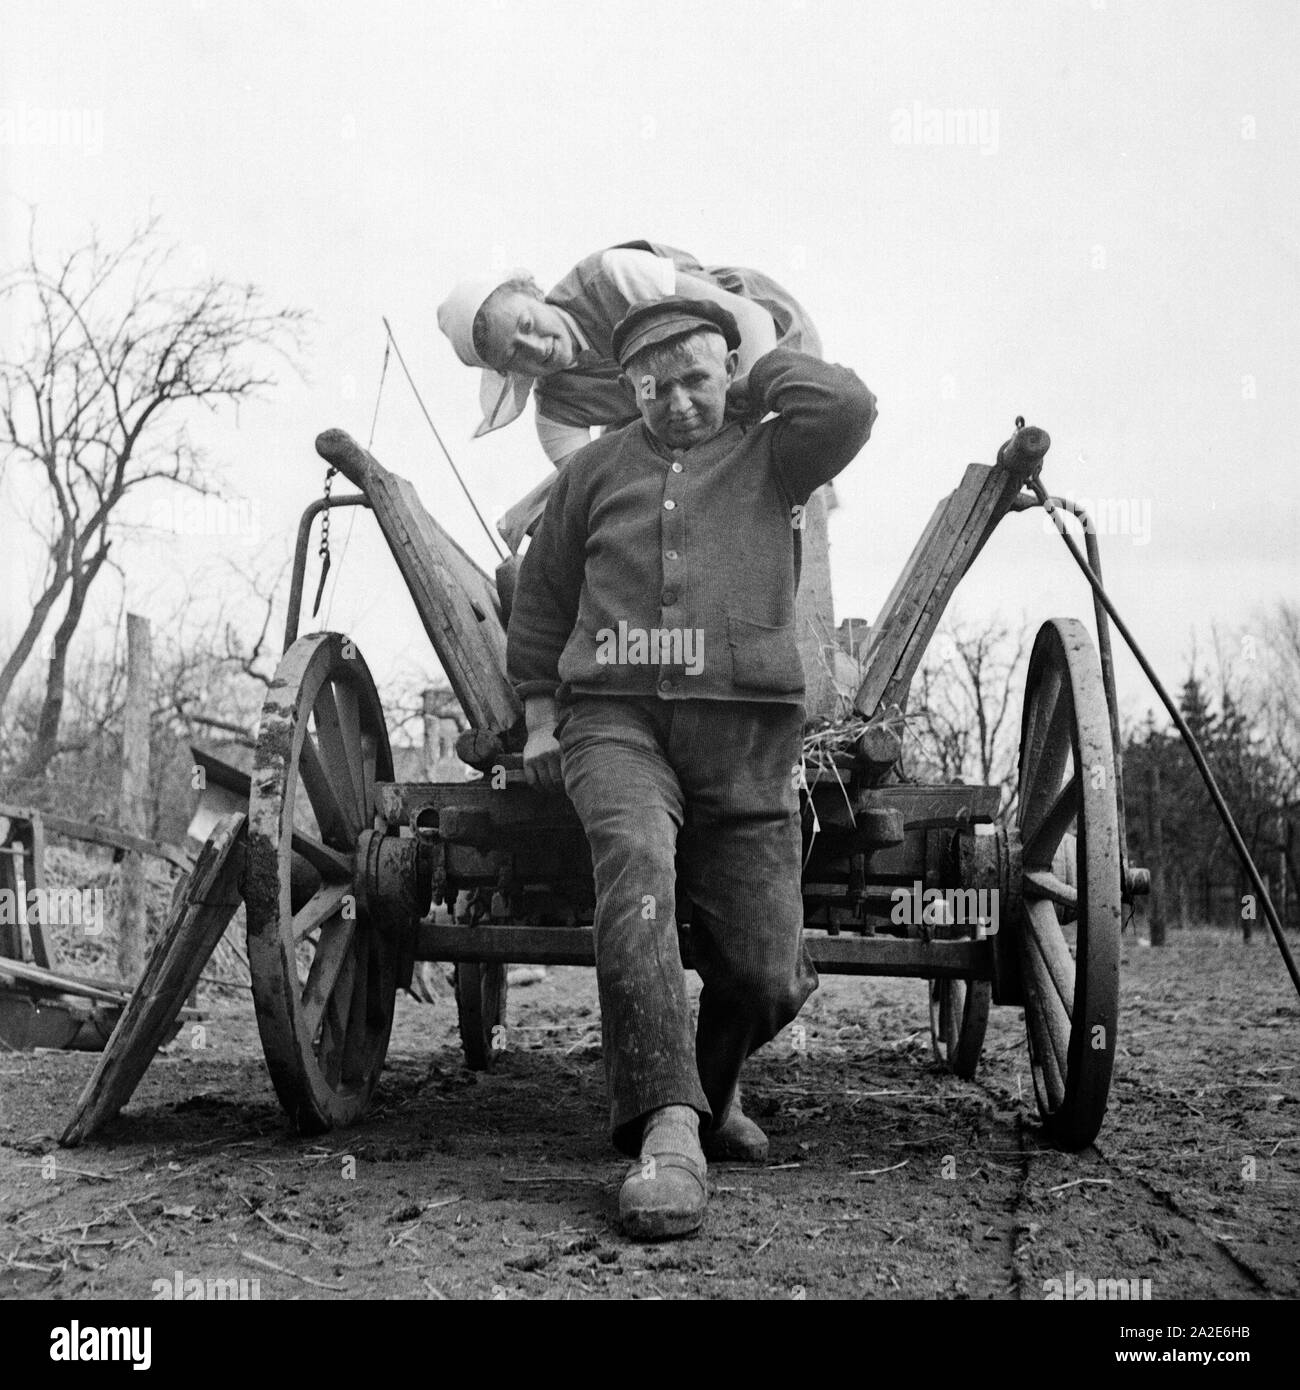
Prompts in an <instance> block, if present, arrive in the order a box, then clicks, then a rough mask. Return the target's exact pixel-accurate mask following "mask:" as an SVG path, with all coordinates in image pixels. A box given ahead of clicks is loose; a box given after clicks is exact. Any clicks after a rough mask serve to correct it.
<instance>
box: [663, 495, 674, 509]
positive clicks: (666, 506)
mask: <svg viewBox="0 0 1300 1390" xmlns="http://www.w3.org/2000/svg"><path fill="white" fill-rule="evenodd" d="M676 505H677V503H676V502H674V501H673V499H672V498H671V497H670V498H669V499H668V500H667V501H666V502H665V503H664V511H666V512H671V511H672V510H673V508H674V507H676Z"/></svg>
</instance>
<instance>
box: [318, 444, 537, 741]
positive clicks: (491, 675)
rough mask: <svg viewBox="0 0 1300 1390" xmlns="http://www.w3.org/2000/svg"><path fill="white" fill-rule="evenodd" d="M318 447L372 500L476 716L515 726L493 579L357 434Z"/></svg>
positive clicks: (437, 645) (442, 656)
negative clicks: (371, 452)
mask: <svg viewBox="0 0 1300 1390" xmlns="http://www.w3.org/2000/svg"><path fill="white" fill-rule="evenodd" d="M316 452H317V453H318V454H319V455H320V456H321V458H323V459H324V460H325V461H326V462H327V463H330V464H333V466H334V467H335V468H337V469H338V470H339V472H340V473H342V474H343V476H344V477H345V478H347V479H348V481H349V482H351V483H353V484H355V485H356V486H357V487H358V488H360V489H361V491H362V492H364V493H365V495H366V497H367V499H368V500H369V502H370V506H371V509H372V510H373V512H374V513H375V516H376V518H377V519H378V521H379V525H380V529H381V530H382V531H383V533H384V539H385V540H387V542H388V547H389V549H390V550H391V551H392V553H393V559H394V560H396V561H397V567H398V569H399V570H400V571H401V573H402V578H403V579H404V580H405V581H406V587H407V588H408V589H409V590H410V593H411V597H412V598H413V599H414V600H415V606H416V609H417V611H418V612H419V614H420V621H421V622H422V623H423V624H424V630H425V632H427V633H428V634H429V640H430V641H431V642H432V643H433V649H434V651H435V652H437V654H438V660H439V661H440V662H441V663H442V668H443V670H444V671H445V672H446V673H447V679H448V680H449V681H450V682H451V687H452V689H453V690H454V691H455V692H456V698H457V699H458V700H459V701H460V703H461V708H462V709H464V711H465V715H466V717H467V718H468V720H469V722H470V723H471V724H472V725H473V726H474V727H475V728H482V729H496V730H505V729H509V728H511V727H512V726H513V725H514V724H516V723H517V722H518V720H519V719H520V717H521V716H522V714H523V708H522V706H521V705H520V703H519V700H518V697H517V696H516V695H515V692H514V689H513V687H512V686H511V684H510V682H509V680H507V679H506V634H505V628H504V627H503V625H502V622H501V612H500V604H499V600H498V598H497V594H496V589H495V586H494V585H493V583H492V581H491V580H490V579H489V578H488V576H487V575H486V574H484V573H483V571H482V570H481V569H479V567H478V566H477V565H476V564H475V563H474V561H473V560H472V559H471V558H470V557H469V556H468V555H467V554H466V553H465V552H464V551H463V550H462V549H461V548H460V546H459V545H457V544H456V542H455V541H454V540H453V539H452V538H451V536H449V535H448V534H447V532H446V531H444V530H443V529H442V527H441V526H439V525H438V523H437V522H436V521H434V519H433V518H432V517H431V516H430V515H429V514H428V512H426V511H425V509H424V506H423V504H422V503H421V502H420V498H419V496H418V494H417V493H416V491H415V489H414V487H412V486H411V484H410V483H409V482H408V481H407V480H406V479H405V478H401V477H398V475H397V474H396V473H390V472H389V471H388V470H387V469H386V468H384V466H383V465H382V464H381V463H379V461H378V460H377V459H375V458H374V457H373V456H372V455H371V454H370V453H368V452H367V451H366V450H365V449H363V448H362V447H361V446H360V445H359V444H358V443H357V442H356V440H354V439H353V438H352V437H351V436H350V435H348V434H347V433H345V432H344V431H343V430H326V431H325V432H324V433H323V434H320V435H318V436H317V438H316Z"/></svg>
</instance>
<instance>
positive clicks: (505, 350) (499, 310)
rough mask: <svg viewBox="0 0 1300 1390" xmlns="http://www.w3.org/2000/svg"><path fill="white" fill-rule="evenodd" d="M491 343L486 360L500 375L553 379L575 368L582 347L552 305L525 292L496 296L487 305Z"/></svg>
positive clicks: (485, 311) (487, 346)
mask: <svg viewBox="0 0 1300 1390" xmlns="http://www.w3.org/2000/svg"><path fill="white" fill-rule="evenodd" d="M483 312H484V315H485V317H486V319H487V343H486V349H487V350H486V351H485V352H484V354H483V359H484V361H485V362H487V364H488V366H490V367H493V368H495V369H496V370H497V371H498V372H522V373H523V375H524V376H550V375H551V374H552V373H553V372H562V371H564V370H565V369H566V368H568V367H571V366H573V364H574V362H575V361H576V360H577V356H578V344H577V343H576V342H575V341H574V338H573V332H572V330H571V329H570V327H569V323H568V320H567V319H566V318H565V316H564V315H563V314H562V313H561V312H560V311H559V310H558V309H557V308H555V306H554V305H552V304H547V303H546V301H545V300H542V299H533V298H531V297H530V296H529V295H527V294H525V293H524V292H523V291H522V290H505V291H498V292H497V293H495V294H493V295H492V296H491V297H490V298H489V299H488V301H487V303H486V304H485V305H484V309H483Z"/></svg>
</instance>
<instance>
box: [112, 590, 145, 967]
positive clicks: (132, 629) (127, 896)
mask: <svg viewBox="0 0 1300 1390" xmlns="http://www.w3.org/2000/svg"><path fill="white" fill-rule="evenodd" d="M126 652H127V658H126V659H127V668H126V669H127V674H126V712H125V715H124V717H123V720H122V829H123V830H125V831H126V832H127V833H128V834H131V835H141V836H145V835H147V834H148V833H149V825H148V806H149V708H150V704H151V688H152V684H153V681H152V674H153V662H152V655H151V651H150V640H149V619H148V618H142V617H141V616H140V615H139V614H138V613H128V614H127V615H126ZM147 891H148V889H147V883H146V880H145V859H144V855H142V854H140V853H139V852H138V851H135V850H128V851H127V852H126V854H125V856H124V857H123V859H122V912H121V920H120V921H119V923H118V939H117V973H118V976H119V978H120V979H121V980H122V981H123V982H124V983H125V984H129V985H134V984H136V983H137V981H138V980H139V979H140V976H141V974H142V973H143V971H144V946H145V920H146V916H145V901H146V896H147Z"/></svg>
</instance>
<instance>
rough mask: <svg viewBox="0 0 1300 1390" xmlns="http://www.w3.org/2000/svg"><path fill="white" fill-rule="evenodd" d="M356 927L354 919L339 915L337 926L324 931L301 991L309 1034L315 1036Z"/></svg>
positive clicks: (304, 1017) (304, 1019) (344, 961)
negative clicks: (341, 917)
mask: <svg viewBox="0 0 1300 1390" xmlns="http://www.w3.org/2000/svg"><path fill="white" fill-rule="evenodd" d="M356 927H357V924H356V923H355V922H353V921H348V920H346V919H340V920H339V923H338V926H337V927H336V928H335V929H334V930H332V931H324V930H322V932H321V939H320V943H319V944H318V946H317V947H316V956H315V958H314V959H313V961H312V963H311V970H310V971H308V974H307V984H306V986H305V987H304V989H303V993H302V1016H303V1021H304V1022H305V1024H306V1028H307V1036H308V1037H309V1038H314V1037H315V1036H316V1031H317V1029H319V1027H320V1023H321V1016H322V1015H323V1014H324V1012H325V1006H326V1004H328V1003H329V998H330V995H331V994H332V993H333V991H334V986H335V985H336V984H337V983H338V978H339V972H340V971H341V970H342V969H343V966H344V964H345V963H346V961H347V959H348V957H349V955H350V954H351V952H352V939H353V937H354V936H355V935H356Z"/></svg>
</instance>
